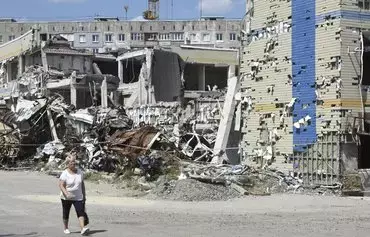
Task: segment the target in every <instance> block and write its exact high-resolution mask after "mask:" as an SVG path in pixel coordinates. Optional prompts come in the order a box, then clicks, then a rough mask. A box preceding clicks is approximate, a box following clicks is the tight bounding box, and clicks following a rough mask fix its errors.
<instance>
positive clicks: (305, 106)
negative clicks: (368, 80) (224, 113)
mask: <svg viewBox="0 0 370 237" xmlns="http://www.w3.org/2000/svg"><path fill="white" fill-rule="evenodd" d="M340 3H341V1H339V0H333V1H316V0H308V1H289V0H285V1H279V2H275V1H272V2H271V1H262V0H260V1H258V0H256V1H254V9H253V11H252V14H253V17H252V21H251V23H250V24H251V31H250V32H251V34H249V35H247V39H246V41H245V44H246V46H245V47H244V48H243V50H242V51H243V54H242V55H241V56H242V59H241V60H242V68H241V72H242V78H241V92H242V106H243V128H242V133H243V150H244V153H245V154H244V157H245V159H246V162H252V163H253V162H257V163H258V164H260V165H266V164H267V165H271V166H272V167H274V168H278V169H279V170H281V171H285V172H289V171H297V172H301V175H306V176H305V177H306V179H305V181H307V182H310V183H311V182H321V181H323V180H319V179H320V178H323V177H325V178H326V180H325V181H324V182H329V183H330V182H334V181H333V180H335V179H336V178H338V177H339V176H338V172H339V171H340V167H339V157H340V155H339V149H340V147H339V145H338V144H339V141H340V140H339V139H340V136H339V134H341V123H342V116H343V109H342V108H341V106H342V100H341V98H342V96H343V90H342V87H343V88H344V84H343V81H344V80H347V79H345V78H344V77H343V74H341V71H342V69H343V67H342V56H341V52H343V51H341V50H343V46H342V45H341V35H340V33H341V29H343V27H341V21H340V18H339V17H338V16H340V13H338V10H339V9H340ZM338 14H339V15H338ZM348 81H350V80H348ZM349 83H350V82H349ZM315 150H317V151H316V152H315ZM329 164H330V165H329ZM315 175H316V176H315ZM328 176H330V178H333V179H331V180H329V181H328V179H327V177H328ZM330 178H329V179H330Z"/></svg>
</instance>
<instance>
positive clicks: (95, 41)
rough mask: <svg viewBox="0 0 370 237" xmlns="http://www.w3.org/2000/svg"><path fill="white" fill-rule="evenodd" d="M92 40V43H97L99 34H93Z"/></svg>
mask: <svg viewBox="0 0 370 237" xmlns="http://www.w3.org/2000/svg"><path fill="white" fill-rule="evenodd" d="M92 42H93V43H98V42H99V35H93V36H92Z"/></svg>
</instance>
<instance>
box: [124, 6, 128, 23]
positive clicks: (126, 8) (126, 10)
mask: <svg viewBox="0 0 370 237" xmlns="http://www.w3.org/2000/svg"><path fill="white" fill-rule="evenodd" d="M124 8H125V13H126V15H125V19H126V21H127V12H128V8H129V6H128V5H125V6H124Z"/></svg>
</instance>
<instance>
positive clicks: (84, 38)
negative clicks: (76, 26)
mask: <svg viewBox="0 0 370 237" xmlns="http://www.w3.org/2000/svg"><path fill="white" fill-rule="evenodd" d="M79 38H80V43H86V35H80V37H79Z"/></svg>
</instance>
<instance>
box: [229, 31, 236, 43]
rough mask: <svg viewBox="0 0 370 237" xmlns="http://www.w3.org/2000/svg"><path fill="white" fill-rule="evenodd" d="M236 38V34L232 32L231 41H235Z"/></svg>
mask: <svg viewBox="0 0 370 237" xmlns="http://www.w3.org/2000/svg"><path fill="white" fill-rule="evenodd" d="M235 40H236V34H235V33H230V41H235Z"/></svg>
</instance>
